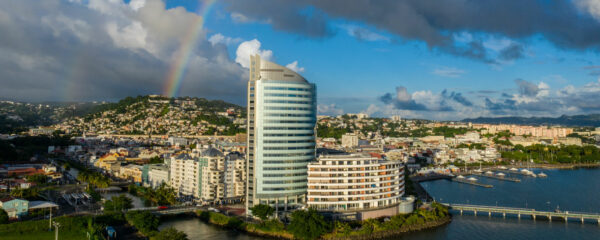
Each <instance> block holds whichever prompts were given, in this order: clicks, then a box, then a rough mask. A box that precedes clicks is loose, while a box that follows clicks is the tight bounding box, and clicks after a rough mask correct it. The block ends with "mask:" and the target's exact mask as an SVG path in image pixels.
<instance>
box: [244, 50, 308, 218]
mask: <svg viewBox="0 0 600 240" xmlns="http://www.w3.org/2000/svg"><path fill="white" fill-rule="evenodd" d="M315 95H316V89H315V85H314V84H312V83H309V82H308V81H306V79H304V78H303V77H302V76H300V75H299V74H298V73H296V72H294V71H292V70H290V69H288V68H285V67H283V66H280V65H278V64H275V63H272V62H269V61H265V60H263V59H261V58H260V57H259V56H258V55H255V56H251V57H250V81H249V82H248V131H247V133H248V142H247V144H248V151H247V152H248V153H247V154H248V155H247V158H246V159H247V161H248V162H247V168H248V169H247V173H248V178H247V179H248V184H247V191H246V194H247V197H246V201H247V202H246V207H247V208H249V207H252V206H254V205H257V204H261V203H262V204H269V205H271V206H278V210H287V209H288V208H293V207H295V206H297V205H298V204H301V203H303V202H304V199H305V198H306V188H307V186H306V182H307V180H306V177H307V169H306V166H307V164H308V163H309V162H311V161H314V160H315V124H316V101H315V97H316V96H315Z"/></svg>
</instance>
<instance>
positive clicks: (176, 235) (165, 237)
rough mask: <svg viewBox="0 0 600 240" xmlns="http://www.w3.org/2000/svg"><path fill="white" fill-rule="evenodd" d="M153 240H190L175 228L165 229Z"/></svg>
mask: <svg viewBox="0 0 600 240" xmlns="http://www.w3.org/2000/svg"><path fill="white" fill-rule="evenodd" d="M150 239H152V240H188V237H187V235H186V234H185V233H184V232H182V231H179V230H177V229H175V228H173V227H169V228H165V229H163V230H161V231H160V232H159V233H158V234H156V235H155V236H153V237H151V238H150Z"/></svg>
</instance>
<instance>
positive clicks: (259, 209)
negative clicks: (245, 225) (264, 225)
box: [250, 204, 275, 221]
mask: <svg viewBox="0 0 600 240" xmlns="http://www.w3.org/2000/svg"><path fill="white" fill-rule="evenodd" d="M250 211H252V215H254V216H257V217H258V218H260V219H261V220H263V221H265V220H267V219H268V218H269V216H271V215H272V214H273V212H275V209H274V208H273V207H271V206H269V205H265V204H258V205H256V206H254V207H251V208H250Z"/></svg>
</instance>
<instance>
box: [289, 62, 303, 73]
mask: <svg viewBox="0 0 600 240" xmlns="http://www.w3.org/2000/svg"><path fill="white" fill-rule="evenodd" d="M285 67H286V68H289V69H291V70H292V71H294V72H297V73H301V72H304V68H303V67H300V66H298V61H293V62H291V63H289V64H288V65H285Z"/></svg>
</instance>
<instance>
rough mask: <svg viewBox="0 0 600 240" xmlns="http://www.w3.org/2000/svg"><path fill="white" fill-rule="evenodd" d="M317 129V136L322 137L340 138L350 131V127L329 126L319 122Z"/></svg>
mask: <svg viewBox="0 0 600 240" xmlns="http://www.w3.org/2000/svg"><path fill="white" fill-rule="evenodd" d="M317 129H319V130H318V131H317V137H320V138H335V139H340V138H342V135H344V134H346V133H348V132H350V130H349V129H346V128H338V127H329V126H327V125H325V124H318V127H317Z"/></svg>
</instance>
